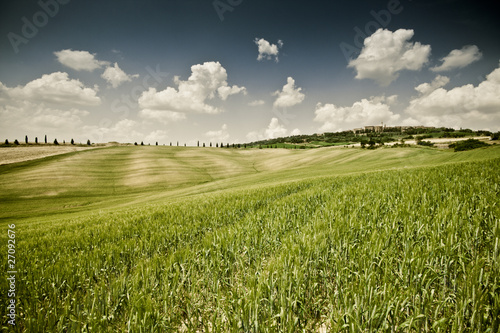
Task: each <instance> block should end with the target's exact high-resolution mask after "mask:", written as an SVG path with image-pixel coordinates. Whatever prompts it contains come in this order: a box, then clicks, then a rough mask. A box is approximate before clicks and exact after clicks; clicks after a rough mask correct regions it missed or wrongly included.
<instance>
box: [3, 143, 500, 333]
mask: <svg viewBox="0 0 500 333" xmlns="http://www.w3.org/2000/svg"><path fill="white" fill-rule="evenodd" d="M499 162H500V146H488V147H485V148H478V149H474V150H470V151H464V152H457V153H454V152H452V151H451V150H440V149H434V148H427V147H412V148H389V147H384V148H380V149H377V150H367V149H361V148H345V149H344V148H340V149H338V148H324V149H311V150H286V149H251V150H243V149H241V150H237V149H234V150H233V149H227V150H226V149H216V148H213V149H208V148H207V149H202V148H177V147H175V148H172V147H155V146H151V147H148V146H145V147H106V148H99V149H92V150H86V151H80V152H71V153H67V154H63V155H58V156H50V157H45V158H42V159H38V160H33V161H26V162H22V163H13V164H9V165H3V166H0V184H1V185H0V190H1V191H0V193H1V198H0V199H1V201H2V211H1V214H2V215H1V218H2V225H3V226H4V227H5V229H7V227H8V228H10V229H9V230H11V229H12V230H15V232H16V234H15V237H16V238H15V240H16V242H15V244H14V245H15V247H14V248H12V249H15V251H14V252H13V253H15V259H16V261H15V265H14V266H12V267H14V268H15V269H16V272H17V273H16V284H15V288H16V294H17V296H16V297H17V299H18V302H17V303H16V311H17V312H16V313H17V322H16V323H17V325H16V331H18V332H60V331H71V332H73V331H91V330H92V331H99V332H124V331H130V332H132V331H133V332H135V331H151V332H238V331H255V332H257V331H258V332H285V331H286V332H296V331H308V332H327V331H332V332H337V331H391V330H393V331H467V330H473V331H492V332H494V331H498V328H499V322H498V313H499V311H500V310H499V309H500V298H499V297H498V293H497V290H498V285H499V282H500V281H499V276H500V269H499V266H498V253H499V252H498V244H499V239H500V228H499V225H498V216H500V210H499V206H498V205H497V201H498V195H499V187H498V184H499V183H500V171H499V168H498V163H499ZM7 222H8V225H7ZM13 226H14V227H13ZM9 237H10V233H9ZM10 238H12V237H10ZM0 239H1V240H2V242H3V243H7V240H8V238H7V232H5V233H4V234H2V235H1V236H0ZM9 244H10V243H9ZM11 245H12V244H11ZM9 249H11V248H10V247H9ZM12 249H11V250H12ZM1 260H2V262H1V264H2V265H4V266H3V267H7V257H6V256H2V259H1ZM12 267H11V268H12ZM7 283H8V282H7V280H6V279H1V280H0V288H2V290H7V289H8V288H9V286H8V285H7ZM11 288H12V286H11ZM1 315H2V318H6V315H7V309H6V307H2V310H1ZM4 322H5V321H4ZM2 329H6V327H5V326H2Z"/></svg>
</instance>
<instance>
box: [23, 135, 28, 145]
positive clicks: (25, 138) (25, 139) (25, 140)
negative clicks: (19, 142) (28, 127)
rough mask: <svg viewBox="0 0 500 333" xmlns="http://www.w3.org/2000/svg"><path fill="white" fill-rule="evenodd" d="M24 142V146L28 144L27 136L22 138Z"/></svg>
mask: <svg viewBox="0 0 500 333" xmlns="http://www.w3.org/2000/svg"><path fill="white" fill-rule="evenodd" d="M24 142H26V144H28V136H27V135H26V136H25V137H24Z"/></svg>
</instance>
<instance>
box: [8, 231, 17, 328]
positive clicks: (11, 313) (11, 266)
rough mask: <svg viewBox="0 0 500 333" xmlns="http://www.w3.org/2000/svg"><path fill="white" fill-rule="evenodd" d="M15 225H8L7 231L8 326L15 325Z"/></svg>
mask: <svg viewBox="0 0 500 333" xmlns="http://www.w3.org/2000/svg"><path fill="white" fill-rule="evenodd" d="M15 229H16V225H15V224H9V225H8V229H7V237H8V241H7V284H8V287H9V289H8V291H7V303H8V304H7V317H8V318H9V319H8V321H7V322H8V324H9V325H12V326H15V325H16V274H17V270H16V231H15Z"/></svg>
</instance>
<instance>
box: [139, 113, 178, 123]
mask: <svg viewBox="0 0 500 333" xmlns="http://www.w3.org/2000/svg"><path fill="white" fill-rule="evenodd" d="M139 116H140V117H141V118H143V119H148V120H153V121H159V122H160V123H162V124H169V123H173V122H176V121H179V120H184V119H186V114H184V113H182V112H174V111H159V110H150V109H143V110H141V111H139Z"/></svg>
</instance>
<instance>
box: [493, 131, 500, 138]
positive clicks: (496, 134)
mask: <svg viewBox="0 0 500 333" xmlns="http://www.w3.org/2000/svg"><path fill="white" fill-rule="evenodd" d="M491 140H500V132H496V133H493V134H492V135H491Z"/></svg>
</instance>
